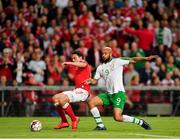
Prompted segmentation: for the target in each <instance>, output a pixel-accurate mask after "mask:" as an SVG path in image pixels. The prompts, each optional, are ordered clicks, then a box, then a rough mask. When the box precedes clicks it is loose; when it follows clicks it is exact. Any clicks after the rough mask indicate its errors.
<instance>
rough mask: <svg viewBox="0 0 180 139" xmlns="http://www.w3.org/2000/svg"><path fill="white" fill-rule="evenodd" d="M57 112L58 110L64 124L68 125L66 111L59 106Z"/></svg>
mask: <svg viewBox="0 0 180 139" xmlns="http://www.w3.org/2000/svg"><path fill="white" fill-rule="evenodd" d="M56 110H57V112H58V114H59V116H60V117H61V119H62V122H65V123H67V119H66V115H65V111H64V109H63V108H62V107H61V106H57V108H56Z"/></svg>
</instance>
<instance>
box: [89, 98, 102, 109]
mask: <svg viewBox="0 0 180 139" xmlns="http://www.w3.org/2000/svg"><path fill="white" fill-rule="evenodd" d="M88 105H89V108H90V109H91V108H93V107H95V106H102V105H103V101H102V99H101V98H100V97H99V96H95V97H93V98H91V99H90V100H89V101H88Z"/></svg>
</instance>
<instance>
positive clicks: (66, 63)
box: [62, 62, 70, 66]
mask: <svg viewBox="0 0 180 139" xmlns="http://www.w3.org/2000/svg"><path fill="white" fill-rule="evenodd" d="M69 64H70V62H63V63H62V65H63V66H66V65H69Z"/></svg>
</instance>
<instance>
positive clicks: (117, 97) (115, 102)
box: [98, 91, 126, 110]
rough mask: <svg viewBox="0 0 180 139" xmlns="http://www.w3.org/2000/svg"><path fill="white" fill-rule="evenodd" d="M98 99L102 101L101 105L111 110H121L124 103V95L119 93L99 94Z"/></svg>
mask: <svg viewBox="0 0 180 139" xmlns="http://www.w3.org/2000/svg"><path fill="white" fill-rule="evenodd" d="M98 97H99V98H100V99H101V100H102V101H103V105H105V106H109V105H111V106H113V108H121V109H122V110H123V108H124V104H125V102H126V94H125V93H124V92H121V91H120V92H118V93H115V94H108V93H101V94H99V95H98Z"/></svg>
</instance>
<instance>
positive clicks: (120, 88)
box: [85, 47, 158, 130]
mask: <svg viewBox="0 0 180 139" xmlns="http://www.w3.org/2000/svg"><path fill="white" fill-rule="evenodd" d="M157 57H158V56H156V55H152V56H149V57H133V58H112V49H111V48H110V47H104V48H103V50H102V59H103V63H102V64H101V65H99V66H98V67H97V69H96V73H95V77H94V79H92V78H90V79H88V80H86V81H85V84H96V83H97V81H98V79H100V78H103V79H104V80H105V88H106V92H104V93H100V94H99V95H98V96H96V97H94V98H92V99H91V100H90V101H89V102H88V104H89V108H90V112H91V114H92V115H93V117H94V119H95V121H96V124H97V127H96V128H95V130H106V127H105V126H104V124H103V121H102V119H101V117H100V113H99V110H98V109H97V106H102V105H111V106H112V107H113V114H114V115H113V116H114V120H116V121H118V122H128V123H134V124H137V125H140V126H141V127H143V128H144V129H146V130H151V127H150V125H149V124H148V123H146V122H145V121H144V120H143V119H138V118H135V117H132V116H128V115H123V114H122V112H123V108H124V104H125V102H126V94H125V89H124V85H123V66H124V65H127V64H129V63H135V62H137V61H143V60H144V61H150V60H152V59H154V58H157Z"/></svg>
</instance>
